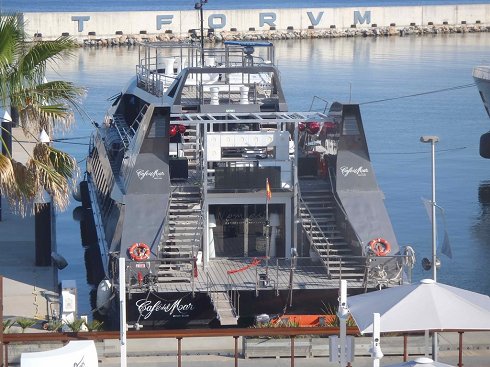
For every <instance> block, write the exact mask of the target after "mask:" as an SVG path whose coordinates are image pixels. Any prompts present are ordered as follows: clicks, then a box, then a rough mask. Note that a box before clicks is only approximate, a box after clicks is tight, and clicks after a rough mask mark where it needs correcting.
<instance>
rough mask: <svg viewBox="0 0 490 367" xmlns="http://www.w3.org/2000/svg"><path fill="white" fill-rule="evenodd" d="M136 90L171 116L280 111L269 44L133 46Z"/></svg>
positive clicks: (280, 93) (283, 103)
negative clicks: (163, 105)
mask: <svg viewBox="0 0 490 367" xmlns="http://www.w3.org/2000/svg"><path fill="white" fill-rule="evenodd" d="M139 47H140V48H139V64H138V65H137V67H136V80H137V87H138V88H140V89H142V90H144V91H146V92H148V93H150V94H151V95H152V96H155V97H157V98H162V99H165V102H166V103H169V104H171V106H172V112H173V113H183V112H220V111H228V112H260V111H286V110H287V105H286V101H285V98H284V93H283V91H282V88H281V85H280V79H279V72H278V70H277V68H276V67H275V66H274V48H273V45H272V43H270V42H225V44H224V48H210V49H204V50H201V49H200V47H198V46H197V45H195V44H193V43H168V42H166V43H162V42H160V43H143V44H140V45H139Z"/></svg>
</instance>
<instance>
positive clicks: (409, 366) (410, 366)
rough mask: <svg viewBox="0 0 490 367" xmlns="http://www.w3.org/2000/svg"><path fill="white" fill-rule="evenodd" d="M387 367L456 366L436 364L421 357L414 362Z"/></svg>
mask: <svg viewBox="0 0 490 367" xmlns="http://www.w3.org/2000/svg"><path fill="white" fill-rule="evenodd" d="M385 367H454V366H453V365H450V364H446V363H441V362H434V361H433V360H432V359H430V358H425V357H420V358H415V359H414V360H413V361H408V362H402V363H397V364H390V365H389V366H385Z"/></svg>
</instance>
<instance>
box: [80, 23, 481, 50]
mask: <svg viewBox="0 0 490 367" xmlns="http://www.w3.org/2000/svg"><path fill="white" fill-rule="evenodd" d="M489 31H490V26H488V27H487V26H482V25H478V24H475V25H458V26H449V25H442V26H409V27H372V28H347V29H336V28H334V29H318V30H316V29H309V30H303V31H294V30H292V31H248V32H238V31H236V32H230V31H228V32H219V33H218V32H217V33H210V34H207V35H206V36H205V42H206V44H213V43H219V42H223V41H237V40H247V41H258V40H272V41H273V40H284V39H311V38H339V37H384V36H409V35H419V36H422V35H429V34H431V35H435V34H450V33H479V32H489ZM185 40H196V41H198V37H197V34H186V35H174V34H171V33H164V34H159V35H147V34H143V35H142V34H136V35H120V36H114V37H107V38H99V37H96V36H91V37H86V38H84V39H82V40H80V45H81V46H82V45H83V46H101V47H107V46H128V45H129V46H131V45H134V44H136V43H137V42H141V41H151V42H153V41H185Z"/></svg>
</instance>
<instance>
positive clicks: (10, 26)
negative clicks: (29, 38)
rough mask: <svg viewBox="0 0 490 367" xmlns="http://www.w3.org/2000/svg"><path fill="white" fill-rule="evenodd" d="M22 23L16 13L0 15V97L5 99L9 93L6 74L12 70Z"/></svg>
mask: <svg viewBox="0 0 490 367" xmlns="http://www.w3.org/2000/svg"><path fill="white" fill-rule="evenodd" d="M23 29H24V28H23V23H22V21H21V20H20V17H19V16H18V15H16V14H6V15H3V14H2V16H1V17H0V76H1V77H0V99H1V100H2V101H5V100H7V99H8V95H9V84H8V78H7V77H6V76H7V75H8V74H10V73H11V72H12V66H13V65H14V64H15V61H16V57H17V55H18V54H19V51H20V49H21V45H22V43H23V40H24V39H25V34H24V32H23Z"/></svg>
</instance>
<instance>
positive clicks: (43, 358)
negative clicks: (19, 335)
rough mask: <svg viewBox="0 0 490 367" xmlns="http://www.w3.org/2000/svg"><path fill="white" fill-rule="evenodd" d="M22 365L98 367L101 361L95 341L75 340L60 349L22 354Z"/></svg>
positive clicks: (35, 366)
mask: <svg viewBox="0 0 490 367" xmlns="http://www.w3.org/2000/svg"><path fill="white" fill-rule="evenodd" d="M20 365H21V367H38V366H50V367H73V366H85V367H97V366H98V365H99V360H98V358H97V349H95V343H94V341H93V340H75V341H70V342H69V343H68V344H67V345H65V346H64V347H62V348H58V349H53V350H47V351H43V352H33V353H22V354H21V356H20Z"/></svg>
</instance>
